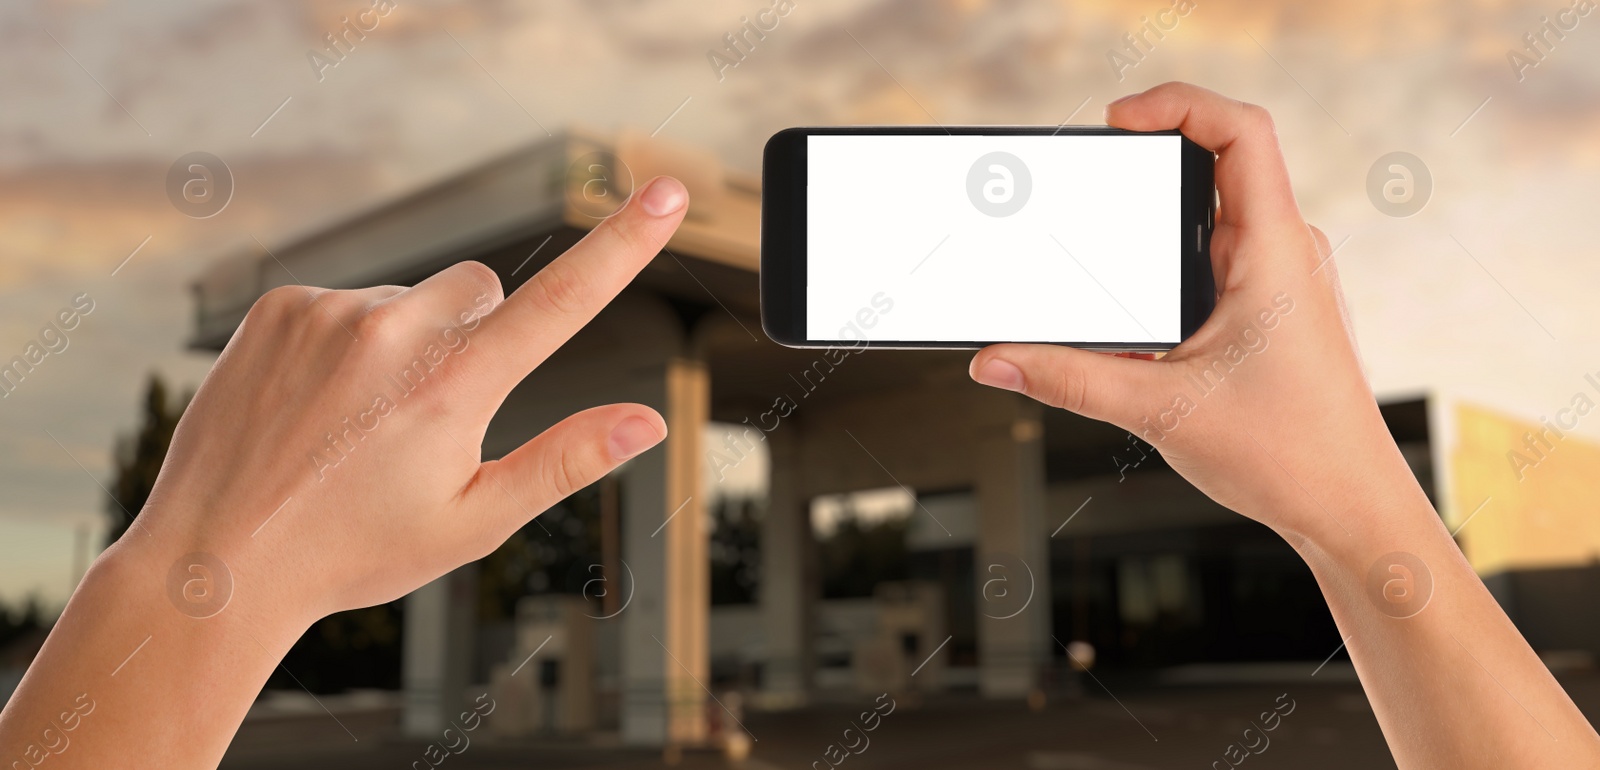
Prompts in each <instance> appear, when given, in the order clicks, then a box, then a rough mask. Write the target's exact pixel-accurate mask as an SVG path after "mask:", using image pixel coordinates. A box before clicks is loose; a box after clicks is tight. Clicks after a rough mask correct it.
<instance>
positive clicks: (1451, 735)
mask: <svg viewBox="0 0 1600 770" xmlns="http://www.w3.org/2000/svg"><path fill="white" fill-rule="evenodd" d="M1381 465H1383V469H1382V470H1380V471H1378V472H1377V473H1375V474H1373V477H1372V478H1371V479H1370V480H1369V482H1368V483H1366V484H1364V485H1362V489H1363V491H1365V492H1366V493H1368V494H1365V495H1363V494H1360V493H1356V494H1354V495H1352V496H1351V497H1350V503H1351V504H1340V503H1339V502H1338V501H1336V500H1332V499H1330V500H1329V501H1328V502H1326V503H1324V504H1323V505H1324V506H1325V507H1326V508H1327V509H1328V512H1329V513H1330V514H1332V515H1333V516H1335V517H1337V518H1338V519H1339V520H1340V522H1341V523H1342V524H1343V528H1344V530H1347V532H1346V531H1341V530H1339V529H1337V528H1335V529H1333V530H1332V531H1328V530H1322V529H1319V530H1318V534H1315V535H1311V536H1309V537H1305V538H1303V539H1300V540H1299V541H1298V543H1297V548H1298V550H1299V551H1300V553H1301V555H1302V556H1303V557H1304V558H1305V560H1306V562H1307V564H1309V565H1310V567H1311V570H1312V572H1313V573H1314V574H1315V576H1316V579H1317V582H1318V584H1319V585H1320V586H1321V588H1322V592H1323V595H1324V596H1325V597H1326V598H1327V600H1328V605H1329V607H1330V608H1331V609H1332V611H1333V617H1334V620H1335V621H1336V622H1337V623H1338V626H1339V631H1340V634H1341V636H1342V637H1344V639H1345V646H1346V648H1347V649H1348V650H1349V652H1350V657H1351V659H1352V660H1353V661H1354V663H1355V667H1356V671H1357V673H1358V674H1359V675H1360V678H1361V682H1362V686H1363V688H1364V689H1365V690H1366V693H1367V696H1368V699H1369V700H1370V701H1371V703H1372V708H1373V712H1374V714H1375V715H1376V716H1377V718H1378V723H1379V725H1380V726H1381V727H1382V728H1383V733H1384V737H1385V738H1386V740H1387V741H1388V743H1389V747H1390V750H1391V751H1393V753H1394V756H1395V760H1396V762H1397V763H1398V764H1399V765H1400V767H1402V768H1408V769H1409V768H1446V767H1447V768H1466V767H1577V766H1585V767H1587V766H1600V738H1597V736H1596V735H1595V732H1594V730H1593V728H1592V727H1591V726H1590V725H1589V723H1588V722H1587V721H1586V720H1585V719H1584V716H1583V714H1582V713H1581V712H1579V711H1578V709H1577V707H1576V706H1574V705H1573V703H1572V701H1571V699H1570V698H1568V697H1567V694H1566V693H1565V692H1564V691H1563V690H1562V689H1561V686H1560V685H1559V684H1557V682H1556V681H1555V678H1554V677H1552V676H1551V675H1550V672H1549V671H1548V670H1547V669H1546V668H1545V666H1544V664H1543V663H1542V662H1541V661H1540V660H1539V658H1538V656H1537V655H1536V654H1534V652H1533V650H1532V649H1531V648H1530V647H1529V646H1528V644H1527V642H1526V641H1524V640H1523V638H1522V635H1521V634H1520V633H1519V632H1518V631H1517V629H1516V627H1515V626H1513V625H1512V623H1511V621H1510V619H1509V618H1507V617H1506V614H1505V612H1504V611H1502V610H1501V608H1500V605H1499V604H1498V603H1497V602H1496V601H1495V600H1494V598H1493V597H1492V596H1491V595H1490V594H1489V592H1488V590H1487V589H1486V588H1485V587H1484V585H1483V582H1482V581H1481V580H1480V579H1479V578H1478V576H1477V574H1476V573H1475V572H1474V571H1473V569H1472V567H1471V566H1470V565H1469V564H1468V563H1467V561H1466V559H1465V558H1464V557H1463V556H1462V554H1461V551H1460V550H1459V548H1457V546H1456V544H1455V542H1454V540H1453V539H1452V538H1451V536H1450V533H1449V532H1448V531H1447V530H1446V528H1445V527H1444V525H1443V523H1442V522H1441V521H1440V519H1439V517H1438V515H1437V514H1436V513H1435V512H1434V509H1433V508H1432V506H1431V505H1430V504H1429V502H1428V500H1427V498H1426V496H1425V495H1424V494H1423V492H1422V490H1421V489H1420V488H1419V487H1418V486H1417V484H1416V482H1415V480H1414V478H1413V477H1412V476H1411V475H1410V473H1409V471H1408V470H1407V469H1406V468H1405V467H1404V464H1403V463H1400V464H1399V467H1398V468H1396V467H1394V466H1395V463H1392V462H1385V463H1381ZM1374 492H1375V493H1377V494H1376V496H1374V495H1372V494H1371V493H1374ZM1330 497H1331V496H1330ZM1375 500H1376V501H1380V502H1376V503H1375V502H1374V501H1375ZM1313 504H1314V503H1313Z"/></svg>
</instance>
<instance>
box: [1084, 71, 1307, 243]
mask: <svg viewBox="0 0 1600 770" xmlns="http://www.w3.org/2000/svg"><path fill="white" fill-rule="evenodd" d="M1106 121H1107V122H1108V123H1110V124H1111V125H1113V126H1116V127H1118V128H1126V129H1129V130H1131V131H1162V130H1166V129H1172V128H1176V129H1178V130H1179V131H1181V132H1183V135H1184V136H1187V137H1189V139H1190V140H1192V141H1194V142H1195V143H1196V144H1198V145H1200V146H1201V147H1204V148H1206V149H1208V150H1210V151H1212V152H1214V153H1216V154H1217V168H1216V180H1217V194H1218V195H1219V196H1220V197H1221V199H1222V207H1221V209H1220V211H1219V212H1218V215H1219V218H1220V220H1221V221H1222V222H1223V223H1224V224H1229V225H1234V226H1239V227H1255V226H1279V225H1285V224H1288V225H1292V226H1294V227H1296V228H1302V229H1303V228H1304V224H1303V220H1302V219H1301V217H1300V207H1299V206H1298V205H1296V203H1295V200H1294V190H1293V188H1291V187H1290V185H1289V170H1288V168H1287V167H1286V166H1285V165H1284V162H1283V152H1282V151H1281V150H1280V149H1279V148H1278V133H1277V130H1276V129H1275V128H1273V125H1272V116H1271V115H1269V114H1268V113H1267V111H1266V110H1265V109H1264V108H1261V107H1258V106H1256V105H1254V104H1247V103H1245V102H1241V101H1239V100H1238V99H1230V98H1228V97H1226V96H1223V95H1222V94H1219V93H1216V92H1215V91H1208V90H1206V89H1204V88H1201V87H1199V86H1193V85H1189V84H1188V83H1163V84H1161V85H1159V86H1156V87H1155V88H1152V89H1150V90H1148V91H1145V92H1144V93H1140V94H1134V95H1133V96H1127V97H1123V98H1122V99H1120V100H1118V101H1115V102H1112V103H1111V106H1109V107H1107V108H1106Z"/></svg>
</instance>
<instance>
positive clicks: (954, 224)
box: [805, 133, 1183, 344]
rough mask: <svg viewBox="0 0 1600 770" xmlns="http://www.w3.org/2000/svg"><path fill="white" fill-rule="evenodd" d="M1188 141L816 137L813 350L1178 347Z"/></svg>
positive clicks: (811, 169)
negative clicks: (832, 346)
mask: <svg viewBox="0 0 1600 770" xmlns="http://www.w3.org/2000/svg"><path fill="white" fill-rule="evenodd" d="M1181 142H1182V137H1178V136H1084V135H1072V134H1068V133H1063V134H1060V135H1057V136H979V135H972V136H949V135H928V136H885V135H877V136H868V135H856V136H844V135H814V136H811V137H809V138H808V140H807V148H806V149H807V158H808V160H807V174H808V187H807V190H806V219H807V221H806V304H805V312H806V323H805V327H806V336H807V337H808V338H809V339H812V340H819V341H834V340H849V341H854V340H862V339H865V340H872V341H875V342H895V341H917V342H994V341H1016V342H1108V343H1130V344H1135V343H1152V342H1153V343H1162V344H1167V343H1177V342H1179V341H1180V339H1179V337H1180V334H1181V331H1180V322H1179V304H1180V289H1181V285H1182V284H1181V278H1180V271H1179V262H1180V254H1181V246H1182V237H1183V236H1182V233H1181V232H1180V231H1181V230H1182V218H1181V216H1180V214H1181V212H1180V201H1181V200H1182V191H1183V178H1182V174H1183V169H1182V162H1181V152H1182V146H1181Z"/></svg>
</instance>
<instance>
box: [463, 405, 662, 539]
mask: <svg viewBox="0 0 1600 770" xmlns="http://www.w3.org/2000/svg"><path fill="white" fill-rule="evenodd" d="M666 436H667V425H666V422H665V421H664V420H662V419H661V415H659V414H656V412H655V410H653V409H651V408H650V407H647V406H641V405H639V404H611V405H609V406H599V407H595V408H593V409H588V410H585V411H582V412H579V413H577V414H575V415H572V416H571V417H568V418H567V419H565V420H562V421H561V422H558V423H556V424H555V425H553V426H551V427H550V429H549V430H546V431H545V432H543V433H540V434H539V435H538V436H535V437H534V438H533V439H532V440H530V441H529V442H528V443H526V444H523V445H522V446H521V447H518V448H517V449H516V450H515V451H513V452H512V453H511V454H508V455H506V456H505V457H504V458H502V459H500V460H496V461H493V462H487V463H484V464H483V465H482V466H480V467H479V468H478V474H477V477H476V478H474V479H473V481H472V483H471V484H469V485H468V487H467V489H468V493H467V495H466V503H467V504H468V505H469V506H470V507H471V508H472V509H475V510H481V511H484V512H485V516H486V517H487V518H486V525H487V526H486V531H485V533H484V534H485V535H486V536H488V537H489V538H490V539H491V540H493V543H492V544H491V545H490V548H493V546H494V545H498V544H499V543H500V542H502V541H504V540H505V538H507V537H510V536H511V533H512V532H514V531H516V530H517V529H518V528H520V527H521V526H522V525H524V524H526V523H528V521H529V520H531V519H532V518H533V517H534V516H537V515H538V514H539V513H541V512H543V511H544V510H545V509H547V508H549V507H550V506H552V505H555V504H556V503H558V502H560V501H561V500H563V499H565V498H566V497H567V496H569V495H571V494H572V493H573V492H576V491H578V490H580V489H583V488H584V487H587V486H589V485H590V484H593V483H594V482H596V481H599V480H600V478H601V477H602V476H605V475H606V474H607V473H610V472H611V471H612V470H613V469H615V468H616V467H617V466H618V465H621V464H622V463H623V462H624V461H626V460H628V459H629V458H632V457H635V456H637V455H639V454H640V453H642V452H644V451H645V450H647V449H649V448H651V447H653V446H655V445H656V444H658V443H660V442H661V440H662V439H664V438H666Z"/></svg>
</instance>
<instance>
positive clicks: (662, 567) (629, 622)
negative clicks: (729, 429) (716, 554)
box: [619, 359, 711, 746]
mask: <svg viewBox="0 0 1600 770" xmlns="http://www.w3.org/2000/svg"><path fill="white" fill-rule="evenodd" d="M649 376H651V377H652V378H659V394H660V398H659V399H651V400H652V401H653V402H655V403H656V404H657V406H658V408H660V409H661V412H662V414H663V416H665V417H666V420H667V430H668V436H667V440H666V441H665V442H664V443H663V445H662V446H659V447H657V448H655V449H653V450H651V451H649V452H646V453H645V454H644V455H642V456H640V457H637V458H635V459H634V460H632V461H630V462H629V463H628V465H627V467H626V468H625V469H624V470H623V477H622V520H623V523H622V561H623V562H624V563H625V564H626V565H627V567H628V569H629V570H630V571H631V572H632V574H633V576H634V579H635V586H634V588H635V593H634V597H633V601H632V603H631V604H630V605H629V606H628V608H627V609H626V610H624V611H622V614H621V615H620V616H619V619H620V620H621V621H622V644H621V647H622V650H621V652H622V666H621V669H622V738H623V740H624V742H626V743H629V744H633V745H646V746H660V745H693V744H697V743H701V742H703V741H704V740H705V737H706V719H705V716H706V711H705V704H706V702H707V700H708V698H707V694H706V691H705V689H704V688H703V687H702V686H701V683H703V682H705V683H708V682H709V681H710V659H711V655H710V608H711V589H710V561H709V557H708V554H707V532H706V521H705V519H706V515H705V511H706V508H705V495H704V492H703V490H702V489H701V488H700V487H701V469H702V463H703V462H704V459H703V454H704V451H705V450H704V446H703V444H704V439H703V436H704V433H705V426H706V422H707V420H708V419H709V414H710V406H711V384H710V377H709V375H708V373H707V372H706V368H705V365H704V363H703V362H700V361H694V360H689V359H672V360H670V361H668V362H667V363H666V364H665V366H664V367H663V368H661V369H654V370H652V372H651V373H650V375H649Z"/></svg>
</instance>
